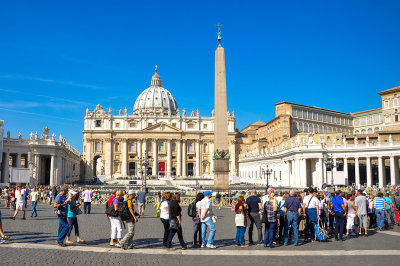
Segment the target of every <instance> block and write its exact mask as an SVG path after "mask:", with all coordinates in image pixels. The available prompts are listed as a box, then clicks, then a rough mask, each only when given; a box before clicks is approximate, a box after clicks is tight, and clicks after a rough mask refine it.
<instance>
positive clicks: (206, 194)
mask: <svg viewBox="0 0 400 266" xmlns="http://www.w3.org/2000/svg"><path fill="white" fill-rule="evenodd" d="M208 195H212V191H210V190H207V191H204V196H208Z"/></svg>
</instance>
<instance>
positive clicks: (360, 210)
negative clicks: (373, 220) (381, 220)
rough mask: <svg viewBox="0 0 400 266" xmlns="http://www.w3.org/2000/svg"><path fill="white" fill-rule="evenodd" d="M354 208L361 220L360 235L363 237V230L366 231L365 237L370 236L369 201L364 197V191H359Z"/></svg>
mask: <svg viewBox="0 0 400 266" xmlns="http://www.w3.org/2000/svg"><path fill="white" fill-rule="evenodd" d="M354 206H355V209H356V214H357V216H358V220H359V226H360V233H359V235H362V229H364V234H365V236H368V216H367V215H368V200H367V198H366V197H365V196H364V195H363V191H362V190H358V191H357V197H356V199H355V201H354Z"/></svg>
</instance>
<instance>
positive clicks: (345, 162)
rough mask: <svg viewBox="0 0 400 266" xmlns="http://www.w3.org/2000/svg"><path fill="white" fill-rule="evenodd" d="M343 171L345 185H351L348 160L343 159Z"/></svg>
mask: <svg viewBox="0 0 400 266" xmlns="http://www.w3.org/2000/svg"><path fill="white" fill-rule="evenodd" d="M343 171H344V183H345V184H346V185H348V184H349V166H348V164H347V158H343Z"/></svg>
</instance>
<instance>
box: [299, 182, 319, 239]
mask: <svg viewBox="0 0 400 266" xmlns="http://www.w3.org/2000/svg"><path fill="white" fill-rule="evenodd" d="M313 194H314V189H313V188H312V187H310V188H308V195H307V196H305V197H304V199H303V213H304V217H305V218H306V228H305V234H304V242H307V241H308V236H309V232H311V235H310V240H311V241H313V240H314V238H315V231H314V226H315V225H316V224H317V223H318V220H319V219H320V217H319V204H320V202H319V199H318V198H317V197H315V196H313Z"/></svg>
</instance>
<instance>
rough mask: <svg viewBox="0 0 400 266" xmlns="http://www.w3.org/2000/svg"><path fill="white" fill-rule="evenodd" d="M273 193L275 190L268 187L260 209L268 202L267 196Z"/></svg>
mask: <svg viewBox="0 0 400 266" xmlns="http://www.w3.org/2000/svg"><path fill="white" fill-rule="evenodd" d="M271 193H275V189H274V188H273V187H269V188H268V189H267V194H265V195H264V197H262V207H263V208H264V205H265V202H267V201H269V194H271Z"/></svg>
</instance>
